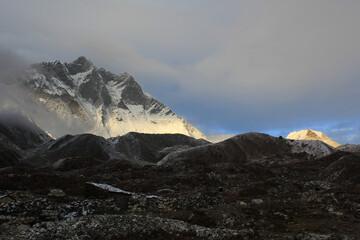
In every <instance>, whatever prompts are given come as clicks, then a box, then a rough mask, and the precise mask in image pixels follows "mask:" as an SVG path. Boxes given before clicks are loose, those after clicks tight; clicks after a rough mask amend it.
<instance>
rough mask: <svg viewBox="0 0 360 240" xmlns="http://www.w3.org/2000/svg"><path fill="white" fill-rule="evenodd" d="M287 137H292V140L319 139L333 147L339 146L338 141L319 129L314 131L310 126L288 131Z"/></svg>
mask: <svg viewBox="0 0 360 240" xmlns="http://www.w3.org/2000/svg"><path fill="white" fill-rule="evenodd" d="M286 138H287V139H294V140H320V141H322V142H324V143H326V144H328V145H330V146H332V147H334V148H337V147H338V146H340V144H339V143H337V142H335V141H334V140H332V139H330V138H329V137H328V136H326V135H325V134H324V133H322V132H319V131H314V130H312V129H310V128H308V129H306V130H300V131H295V132H291V133H289V135H288V136H287V137H286Z"/></svg>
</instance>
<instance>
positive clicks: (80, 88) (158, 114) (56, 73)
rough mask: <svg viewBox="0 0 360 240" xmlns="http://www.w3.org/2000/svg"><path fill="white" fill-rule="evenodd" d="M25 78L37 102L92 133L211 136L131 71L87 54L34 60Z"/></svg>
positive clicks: (23, 81) (104, 135)
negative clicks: (96, 61) (98, 63)
mask: <svg viewBox="0 0 360 240" xmlns="http://www.w3.org/2000/svg"><path fill="white" fill-rule="evenodd" d="M21 82H22V85H23V86H25V89H26V90H27V91H29V90H30V92H31V96H32V97H33V98H34V100H35V102H37V103H40V104H43V105H44V106H45V107H46V109H47V110H49V111H50V112H56V113H57V115H58V116H59V117H60V118H61V119H69V118H71V119H74V120H75V121H76V122H80V123H81V124H80V125H82V126H84V128H85V131H84V132H87V133H92V134H95V135H100V136H103V137H105V138H107V137H116V136H121V135H124V134H126V133H128V132H142V133H180V134H184V135H187V136H191V137H195V138H204V139H206V137H205V135H204V134H203V133H201V132H200V131H199V130H198V129H196V128H195V127H194V126H192V125H191V124H189V123H188V122H187V121H186V120H185V119H183V118H182V117H180V116H178V115H176V114H175V113H174V112H173V111H172V110H171V109H170V108H168V107H167V106H165V105H164V104H163V103H161V102H160V101H158V100H156V99H155V98H154V97H152V96H151V95H150V94H148V93H145V92H143V90H142V87H141V86H140V85H139V84H138V83H137V82H136V81H135V79H134V77H133V76H132V75H130V74H129V73H127V72H124V73H122V74H114V73H112V72H110V71H107V70H105V69H104V68H97V67H96V66H95V65H94V64H93V63H92V62H91V61H90V60H88V59H87V58H85V57H83V56H81V57H79V58H78V59H76V60H75V61H73V62H71V63H62V62H61V61H59V60H56V61H54V62H43V63H37V64H33V65H32V66H31V70H29V71H28V72H27V73H26V74H25V76H23V77H22V78H21ZM46 130H47V129H46ZM50 132H51V131H50ZM64 134H67V133H60V134H55V135H58V136H61V135H64Z"/></svg>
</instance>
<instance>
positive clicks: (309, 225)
mask: <svg viewBox="0 0 360 240" xmlns="http://www.w3.org/2000/svg"><path fill="white" fill-rule="evenodd" d="M339 159H340V160H341V159H346V161H345V162H339ZM359 159H360V157H359V155H357V154H352V153H344V152H337V153H335V154H332V155H329V156H327V157H323V158H320V159H317V160H296V161H288V162H283V163H281V164H279V163H272V164H268V165H265V164H258V163H246V164H244V163H243V164H240V163H234V162H217V163H212V164H204V163H202V162H201V161H198V162H192V163H191V164H190V163H187V162H183V163H181V164H178V165H173V166H155V165H149V166H138V165H134V164H131V163H129V162H126V161H110V162H107V163H106V164H104V165H103V166H96V167H88V168H85V169H80V170H73V171H67V172H62V171H55V170H53V169H46V168H43V169H25V168H12V169H2V171H1V175H0V190H1V191H2V192H3V195H2V196H1V199H0V201H1V203H0V232H1V235H0V238H1V239H359V236H360V181H359V180H360V177H359V170H360V160H359ZM89 182H95V183H106V184H109V185H111V186H113V187H116V188H119V189H123V190H126V191H130V192H132V193H134V194H133V195H126V194H116V193H109V192H107V191H105V190H102V189H98V191H97V190H96V189H95V188H93V187H92V188H91V187H89ZM53 189H61V190H53ZM51 190H53V191H51Z"/></svg>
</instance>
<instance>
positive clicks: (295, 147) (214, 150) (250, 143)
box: [157, 132, 335, 165]
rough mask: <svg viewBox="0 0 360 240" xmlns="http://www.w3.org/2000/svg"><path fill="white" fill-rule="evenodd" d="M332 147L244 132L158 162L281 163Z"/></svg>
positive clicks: (322, 153) (320, 153) (319, 154)
mask: <svg viewBox="0 0 360 240" xmlns="http://www.w3.org/2000/svg"><path fill="white" fill-rule="evenodd" d="M334 152H335V150H334V149H333V148H332V147H330V146H328V145H326V144H325V143H323V142H321V141H307V140H302V141H300V140H298V141H295V140H288V139H282V138H277V137H273V136H270V135H267V134H264V133H254V132H251V133H245V134H240V135H236V136H234V137H232V138H229V139H227V140H225V141H222V142H219V143H214V144H207V145H201V146H196V147H192V148H187V149H180V150H177V151H173V152H171V153H170V154H168V155H167V156H165V157H164V158H163V159H162V160H161V161H159V162H158V163H157V164H158V165H172V164H174V163H176V162H179V161H190V162H193V161H199V162H202V163H204V164H209V163H214V162H215V163H216V162H237V163H245V164H246V163H249V162H251V163H282V162H287V161H291V160H292V159H295V158H297V157H299V156H301V157H305V158H306V159H311V158H313V157H314V158H319V157H323V156H327V155H329V154H332V153H334Z"/></svg>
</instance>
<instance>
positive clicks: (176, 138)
mask: <svg viewBox="0 0 360 240" xmlns="http://www.w3.org/2000/svg"><path fill="white" fill-rule="evenodd" d="M205 144H209V142H207V141H205V140H203V139H194V138H192V137H189V136H185V135H181V134H145V133H135V132H131V133H127V134H125V135H124V136H120V137H115V138H108V139H105V138H103V137H101V136H95V135H93V134H79V135H65V136H63V137H61V138H58V139H56V140H55V139H52V140H50V141H48V142H46V143H44V144H42V145H41V146H39V147H38V148H36V149H34V150H33V151H32V152H31V154H29V156H28V157H27V158H24V159H23V160H22V164H23V165H30V166H34V167H51V166H52V167H54V168H55V169H60V170H74V169H79V168H86V167H90V166H96V165H99V164H101V163H104V162H106V161H109V160H125V161H129V162H132V163H137V164H139V165H149V164H154V163H156V162H157V161H159V160H160V159H161V158H163V157H164V156H166V155H167V154H169V153H171V152H173V151H176V150H179V149H187V148H191V147H195V146H200V145H205Z"/></svg>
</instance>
